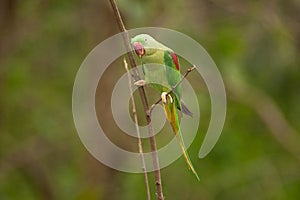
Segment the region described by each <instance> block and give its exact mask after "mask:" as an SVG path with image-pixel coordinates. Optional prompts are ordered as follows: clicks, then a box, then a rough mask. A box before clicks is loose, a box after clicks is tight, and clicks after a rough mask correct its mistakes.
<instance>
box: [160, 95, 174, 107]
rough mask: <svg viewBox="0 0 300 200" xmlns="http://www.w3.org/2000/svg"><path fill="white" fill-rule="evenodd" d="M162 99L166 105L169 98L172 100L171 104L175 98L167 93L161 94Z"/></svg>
mask: <svg viewBox="0 0 300 200" xmlns="http://www.w3.org/2000/svg"><path fill="white" fill-rule="evenodd" d="M160 97H161V101H162V102H163V103H164V104H166V103H167V98H169V99H170V102H171V103H173V98H172V97H171V95H170V94H168V93H167V92H163V93H161V96H160Z"/></svg>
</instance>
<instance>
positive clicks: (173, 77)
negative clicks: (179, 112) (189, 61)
mask: <svg viewBox="0 0 300 200" xmlns="http://www.w3.org/2000/svg"><path fill="white" fill-rule="evenodd" d="M164 63H165V65H166V76H167V80H168V83H169V84H170V86H171V87H174V86H175V85H176V84H177V83H178V82H179V81H180V79H181V76H180V69H179V62H178V58H177V56H176V54H175V53H174V52H172V51H169V50H166V51H165V53H164ZM174 94H175V96H176V98H175V99H176V106H177V108H179V109H180V108H181V103H180V102H181V100H180V99H181V85H178V86H177V87H176V89H175V90H174Z"/></svg>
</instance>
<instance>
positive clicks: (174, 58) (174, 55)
mask: <svg viewBox="0 0 300 200" xmlns="http://www.w3.org/2000/svg"><path fill="white" fill-rule="evenodd" d="M171 56H172V60H173V62H174V63H175V66H176V69H177V70H179V63H178V58H177V55H176V54H175V53H174V52H171Z"/></svg>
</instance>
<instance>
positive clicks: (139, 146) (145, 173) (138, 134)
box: [123, 58, 151, 200]
mask: <svg viewBox="0 0 300 200" xmlns="http://www.w3.org/2000/svg"><path fill="white" fill-rule="evenodd" d="M123 61H124V66H125V69H126V71H127V78H128V87H129V91H130V94H131V96H130V100H131V104H132V114H133V119H134V123H135V129H136V133H137V138H138V148H139V154H140V157H141V164H142V170H143V173H144V178H145V185H146V192H147V200H150V199H151V196H150V187H149V181H148V175H147V170H146V164H145V158H144V152H143V146H142V139H141V134H140V129H139V125H138V118H137V114H136V106H135V101H134V97H133V91H132V87H131V76H130V73H129V70H128V65H127V62H126V59H125V58H124V60H123Z"/></svg>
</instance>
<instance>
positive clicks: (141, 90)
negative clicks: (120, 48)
mask: <svg viewBox="0 0 300 200" xmlns="http://www.w3.org/2000/svg"><path fill="white" fill-rule="evenodd" d="M109 1H110V4H111V7H112V9H113V11H114V14H115V17H116V21H117V23H118V26H119V29H120V31H121V32H122V36H123V40H124V44H125V48H126V50H127V55H128V57H129V61H130V64H131V68H132V69H133V76H134V79H135V81H136V80H139V76H138V71H137V68H136V63H135V61H134V58H133V54H132V51H131V48H130V42H129V37H128V32H127V30H126V29H125V26H124V23H123V20H122V17H121V15H120V12H119V9H118V6H117V4H116V2H115V0H109ZM138 91H139V95H140V97H141V101H142V104H143V108H144V113H145V117H146V121H147V127H148V132H149V140H150V148H151V154H152V161H153V167H154V169H155V171H154V176H155V185H156V187H155V189H156V195H157V199H158V200H163V199H164V196H163V192H162V183H161V175H160V167H159V161H158V154H157V147H156V141H155V137H154V132H153V127H152V123H151V117H150V115H149V104H148V100H147V98H146V94H145V90H144V87H139V88H138Z"/></svg>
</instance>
